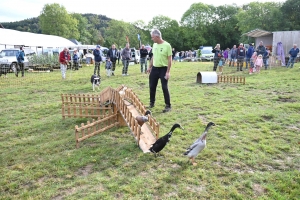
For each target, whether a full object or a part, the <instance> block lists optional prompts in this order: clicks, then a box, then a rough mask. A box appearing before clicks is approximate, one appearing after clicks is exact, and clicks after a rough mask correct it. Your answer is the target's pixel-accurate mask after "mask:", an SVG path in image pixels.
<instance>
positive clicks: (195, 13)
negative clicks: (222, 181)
mask: <svg viewBox="0 0 300 200" xmlns="http://www.w3.org/2000/svg"><path fill="white" fill-rule="evenodd" d="M299 13H300V0H286V1H285V2H251V3H249V4H246V5H243V6H237V5H236V4H232V5H221V6H217V7H215V6H213V5H208V4H204V3H201V2H199V3H194V4H192V5H191V6H190V8H189V9H188V10H187V11H186V12H185V13H184V14H183V16H182V17H181V20H180V22H177V21H176V20H173V19H171V18H169V17H167V16H163V15H159V16H155V17H153V18H152V20H151V21H150V22H149V23H148V24H146V23H145V22H144V21H142V20H137V21H136V22H133V23H128V22H124V21H119V20H114V19H110V18H108V17H106V16H103V15H96V14H79V13H68V12H67V10H66V8H65V7H64V6H61V5H59V4H57V3H53V4H46V5H45V6H44V7H43V10H42V12H41V15H40V16H39V17H37V18H32V19H26V20H22V21H19V22H10V23H2V25H3V26H4V27H5V28H11V29H15V30H20V31H28V32H34V33H43V34H50V35H57V36H61V37H64V38H70V39H71V38H72V39H76V40H78V41H80V42H81V43H83V44H100V45H102V46H107V47H110V46H111V44H116V46H117V47H124V46H125V43H126V38H127V37H128V39H129V42H130V45H131V47H136V48H138V47H139V44H140V41H139V40H138V37H137V35H138V34H139V35H140V38H141V43H143V44H150V45H152V43H153V42H152V41H151V38H150V31H151V30H152V29H153V28H158V29H159V30H160V31H161V32H162V35H163V39H165V40H166V41H168V42H170V43H171V44H172V46H173V47H174V48H175V49H177V50H192V49H198V48H199V46H215V45H216V44H217V43H219V44H220V45H221V48H222V49H225V48H227V47H229V48H231V47H232V46H233V45H234V44H238V43H240V42H243V43H250V42H253V38H248V37H245V36H242V35H243V33H247V32H249V31H251V30H253V29H262V30H266V31H292V30H300V15H299Z"/></svg>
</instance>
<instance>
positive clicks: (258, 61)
mask: <svg viewBox="0 0 300 200" xmlns="http://www.w3.org/2000/svg"><path fill="white" fill-rule="evenodd" d="M262 58H263V56H262V55H261V54H259V55H258V57H257V59H256V60H255V63H254V65H255V69H256V72H257V73H259V72H260V68H261V67H262V65H263V59H262Z"/></svg>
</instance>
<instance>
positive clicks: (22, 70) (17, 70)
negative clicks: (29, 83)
mask: <svg viewBox="0 0 300 200" xmlns="http://www.w3.org/2000/svg"><path fill="white" fill-rule="evenodd" d="M18 65H19V69H18V68H17V69H16V75H17V76H18V74H19V71H21V73H22V76H24V72H25V69H24V63H18Z"/></svg>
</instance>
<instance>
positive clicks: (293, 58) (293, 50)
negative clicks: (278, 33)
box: [286, 44, 299, 68]
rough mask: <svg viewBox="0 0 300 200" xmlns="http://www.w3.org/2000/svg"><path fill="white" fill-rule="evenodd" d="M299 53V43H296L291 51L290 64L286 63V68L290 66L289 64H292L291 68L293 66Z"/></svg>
mask: <svg viewBox="0 0 300 200" xmlns="http://www.w3.org/2000/svg"><path fill="white" fill-rule="evenodd" d="M298 53H299V49H298V48H297V44H294V47H293V48H291V50H290V51H289V54H290V59H289V62H288V64H287V65H286V68H289V66H291V68H293V66H294V62H295V60H296V58H297V55H298Z"/></svg>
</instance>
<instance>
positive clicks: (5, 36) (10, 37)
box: [0, 28, 74, 50]
mask: <svg viewBox="0 0 300 200" xmlns="http://www.w3.org/2000/svg"><path fill="white" fill-rule="evenodd" d="M21 45H22V46H25V47H31V48H33V49H35V48H38V47H42V48H61V47H69V46H74V43H73V42H71V41H70V40H68V39H66V38H63V37H59V36H55V35H45V34H36V33H29V32H21V31H16V30H11V29H4V28H0V50H2V49H6V48H13V47H14V46H21Z"/></svg>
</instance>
